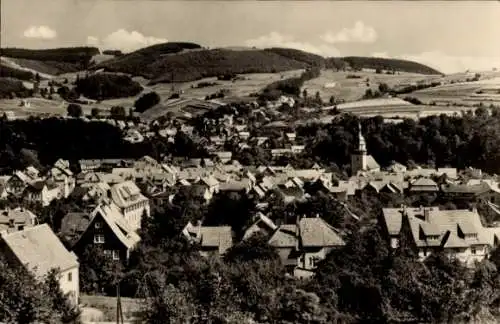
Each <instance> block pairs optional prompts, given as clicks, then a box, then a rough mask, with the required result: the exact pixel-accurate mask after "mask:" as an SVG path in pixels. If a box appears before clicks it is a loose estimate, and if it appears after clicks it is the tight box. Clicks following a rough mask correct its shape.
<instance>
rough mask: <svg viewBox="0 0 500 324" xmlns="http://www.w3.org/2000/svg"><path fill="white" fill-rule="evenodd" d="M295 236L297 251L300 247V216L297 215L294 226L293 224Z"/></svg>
mask: <svg viewBox="0 0 500 324" xmlns="http://www.w3.org/2000/svg"><path fill="white" fill-rule="evenodd" d="M295 236H296V237H297V244H296V246H295V249H296V250H297V251H298V250H299V249H300V216H299V215H297V220H296V226H295Z"/></svg>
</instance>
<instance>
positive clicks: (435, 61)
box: [372, 51, 500, 74]
mask: <svg viewBox="0 0 500 324" xmlns="http://www.w3.org/2000/svg"><path fill="white" fill-rule="evenodd" d="M380 54H385V55H386V56H381V55H380ZM372 56H377V57H392V58H398V59H404V60H410V61H414V62H418V63H422V64H425V65H428V66H430V67H432V68H435V69H437V70H438V71H441V72H443V73H446V74H450V73H458V72H465V71H466V70H470V71H489V70H491V69H492V68H495V67H496V68H500V57H474V56H453V55H448V54H446V53H443V52H441V51H428V52H423V53H419V54H403V55H396V56H390V55H387V53H373V54H372Z"/></svg>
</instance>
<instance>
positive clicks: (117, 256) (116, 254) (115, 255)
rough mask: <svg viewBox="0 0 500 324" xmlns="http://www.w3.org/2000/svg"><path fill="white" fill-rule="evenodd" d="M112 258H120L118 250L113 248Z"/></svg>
mask: <svg viewBox="0 0 500 324" xmlns="http://www.w3.org/2000/svg"><path fill="white" fill-rule="evenodd" d="M113 260H120V251H118V250H113Z"/></svg>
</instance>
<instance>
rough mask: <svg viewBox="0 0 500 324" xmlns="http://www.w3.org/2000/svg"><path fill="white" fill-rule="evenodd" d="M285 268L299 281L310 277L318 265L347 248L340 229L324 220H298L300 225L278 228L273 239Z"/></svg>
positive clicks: (315, 218) (286, 225) (271, 242)
mask: <svg viewBox="0 0 500 324" xmlns="http://www.w3.org/2000/svg"><path fill="white" fill-rule="evenodd" d="M269 244H270V245H271V246H273V247H275V248H276V249H277V252H278V254H279V256H280V258H281V260H282V262H283V264H284V265H285V267H286V268H287V269H288V270H289V271H290V272H293V273H294V274H295V275H296V276H298V277H310V276H311V275H312V274H313V273H314V269H315V268H316V265H317V262H318V261H319V260H322V259H324V258H325V257H326V255H327V254H328V253H329V252H330V251H332V250H333V249H335V248H339V247H342V246H344V245H345V242H344V240H343V239H342V237H341V236H340V233H339V231H338V230H337V229H335V228H333V227H332V226H330V225H328V224H327V223H326V222H325V221H324V220H323V219H322V218H321V217H319V216H317V217H312V218H302V219H301V218H300V217H298V218H297V223H296V224H285V225H281V226H279V227H278V229H277V230H276V231H275V232H274V234H273V235H272V236H271V238H270V239H269Z"/></svg>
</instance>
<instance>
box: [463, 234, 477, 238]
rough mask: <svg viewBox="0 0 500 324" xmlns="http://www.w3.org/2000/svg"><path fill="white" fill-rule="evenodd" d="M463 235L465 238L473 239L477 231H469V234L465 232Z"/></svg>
mask: <svg viewBox="0 0 500 324" xmlns="http://www.w3.org/2000/svg"><path fill="white" fill-rule="evenodd" d="M464 237H465V238H466V239H474V238H476V239H477V233H469V234H465V235H464Z"/></svg>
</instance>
